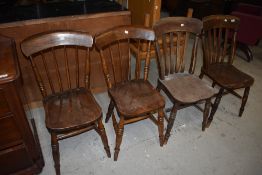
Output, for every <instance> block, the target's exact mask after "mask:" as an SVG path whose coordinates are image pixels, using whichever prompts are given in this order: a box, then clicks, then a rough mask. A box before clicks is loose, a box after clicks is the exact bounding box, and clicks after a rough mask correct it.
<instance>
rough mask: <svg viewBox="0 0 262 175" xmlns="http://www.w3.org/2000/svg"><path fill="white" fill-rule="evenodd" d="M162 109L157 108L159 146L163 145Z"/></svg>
mask: <svg viewBox="0 0 262 175" xmlns="http://www.w3.org/2000/svg"><path fill="white" fill-rule="evenodd" d="M164 115H165V113H164V109H163V108H162V109H159V110H158V133H159V143H160V146H163V145H164Z"/></svg>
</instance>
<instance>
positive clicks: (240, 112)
mask: <svg viewBox="0 0 262 175" xmlns="http://www.w3.org/2000/svg"><path fill="white" fill-rule="evenodd" d="M249 90H250V87H246V88H245V91H244V95H243V97H242V103H241V107H240V110H239V114H238V115H239V117H241V116H242V114H243V112H244V109H245V105H246V103H247V99H248V94H249Z"/></svg>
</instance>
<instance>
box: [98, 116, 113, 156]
mask: <svg viewBox="0 0 262 175" xmlns="http://www.w3.org/2000/svg"><path fill="white" fill-rule="evenodd" d="M98 130H99V133H100V136H101V140H102V142H103V145H104V149H105V151H106V154H107V157H109V158H110V157H111V153H110V148H109V146H108V140H107V136H106V131H105V127H104V125H103V122H102V118H101V119H99V120H98Z"/></svg>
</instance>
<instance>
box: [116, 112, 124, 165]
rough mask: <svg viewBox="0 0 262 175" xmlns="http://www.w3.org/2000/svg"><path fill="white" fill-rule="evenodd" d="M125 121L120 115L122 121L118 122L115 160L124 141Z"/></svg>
mask: <svg viewBox="0 0 262 175" xmlns="http://www.w3.org/2000/svg"><path fill="white" fill-rule="evenodd" d="M124 123H125V120H124V118H123V117H122V116H120V121H119V123H118V128H117V132H116V147H115V153H114V161H117V158H118V154H119V151H120V145H121V143H122V138H123V133H124Z"/></svg>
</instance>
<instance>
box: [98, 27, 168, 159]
mask: <svg viewBox="0 0 262 175" xmlns="http://www.w3.org/2000/svg"><path fill="white" fill-rule="evenodd" d="M134 39H135V40H136V41H137V42H138V44H140V43H141V44H142V41H143V42H146V43H147V45H148V51H147V53H148V54H147V58H146V61H145V66H144V76H143V79H140V78H138V76H135V75H132V69H131V67H132V65H131V54H130V41H131V40H134ZM154 40H155V33H154V31H153V30H152V29H149V28H146V27H137V26H121V27H117V28H113V29H111V30H109V31H106V32H104V33H102V34H100V35H98V36H96V39H95V42H96V46H97V48H98V50H99V52H100V55H101V61H102V66H103V71H104V75H105V79H106V82H107V86H108V94H109V96H110V99H111V101H110V104H109V107H108V112H107V115H106V122H108V120H109V119H110V117H111V116H112V120H113V125H114V129H115V132H116V147H115V154H114V160H115V161H116V160H117V157H118V153H119V150H120V145H121V142H122V136H123V131H124V125H125V124H129V123H133V122H137V121H140V120H143V119H146V118H150V119H151V120H152V121H154V123H155V124H157V126H158V129H159V140H160V145H161V146H162V145H163V130H164V123H163V122H164V121H163V117H164V113H163V109H164V105H165V101H164V99H163V97H162V96H161V95H160V93H159V92H157V91H156V90H155V89H154V87H153V86H152V85H151V84H150V83H149V82H148V81H147V79H148V72H149V65H150V58H149V52H150V46H151V45H152V43H153V42H154ZM105 52H110V54H109V55H110V56H109V57H105V56H104V55H105V54H104V53H105ZM136 71H137V70H136ZM117 72H118V73H117ZM117 74H118V75H117ZM119 74H120V76H119ZM136 74H138V72H136ZM114 108H116V111H117V113H118V116H119V118H120V120H119V122H118V123H117V121H116V118H115V115H114V113H113V110H114ZM156 111H158V120H157V119H155V118H154V116H153V115H152V113H154V112H156Z"/></svg>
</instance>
